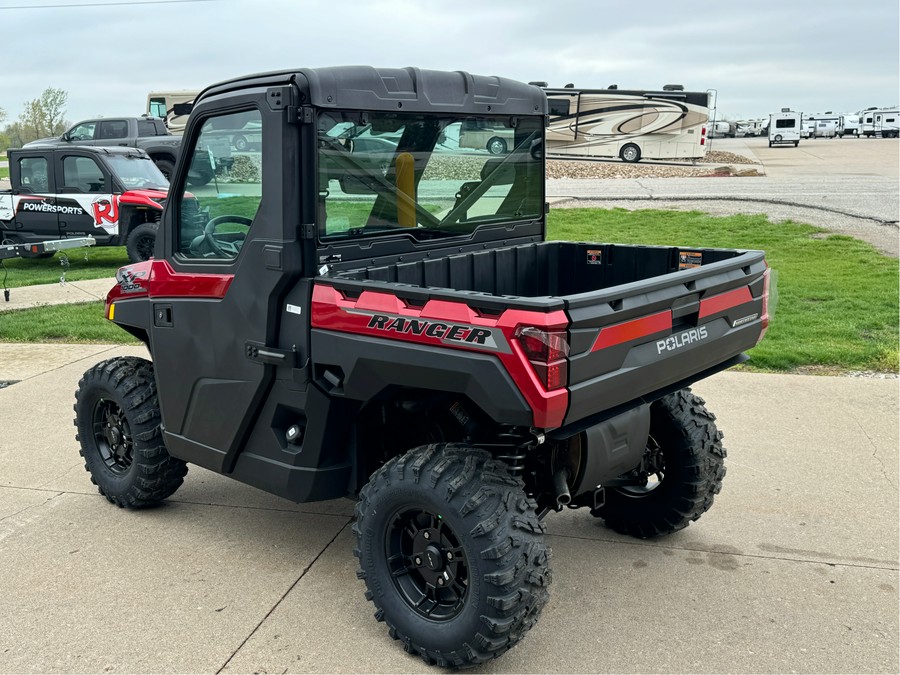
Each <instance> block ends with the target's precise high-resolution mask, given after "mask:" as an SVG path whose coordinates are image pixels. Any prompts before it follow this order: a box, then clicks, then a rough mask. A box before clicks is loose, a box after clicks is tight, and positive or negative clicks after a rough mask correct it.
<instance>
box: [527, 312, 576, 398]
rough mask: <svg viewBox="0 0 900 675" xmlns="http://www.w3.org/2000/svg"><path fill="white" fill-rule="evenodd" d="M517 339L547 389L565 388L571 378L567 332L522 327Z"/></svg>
mask: <svg viewBox="0 0 900 675" xmlns="http://www.w3.org/2000/svg"><path fill="white" fill-rule="evenodd" d="M516 337H517V338H518V340H519V344H521V345H522V351H524V352H525V356H527V357H528V361H529V362H530V363H531V367H532V368H534V372H535V374H536V375H537V376H538V378H539V379H540V380H541V382H543V383H544V386H545V387H546V388H547V389H559V388H560V387H565V386H566V382H567V381H568V377H569V364H568V361H566V357H567V356H568V355H569V342H568V340H567V339H566V333H565V331H546V330H541V329H540V328H534V327H533V326H528V327H524V326H523V327H520V328H518V329H517V330H516Z"/></svg>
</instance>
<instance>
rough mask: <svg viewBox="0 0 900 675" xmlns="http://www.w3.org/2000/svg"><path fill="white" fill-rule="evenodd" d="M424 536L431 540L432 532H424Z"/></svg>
mask: <svg viewBox="0 0 900 675" xmlns="http://www.w3.org/2000/svg"><path fill="white" fill-rule="evenodd" d="M422 536H423V537H425V538H426V539H431V532H423V533H422Z"/></svg>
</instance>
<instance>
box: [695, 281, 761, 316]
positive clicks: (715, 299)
mask: <svg viewBox="0 0 900 675" xmlns="http://www.w3.org/2000/svg"><path fill="white" fill-rule="evenodd" d="M752 300H753V296H751V295H750V288H749V286H743V287H741V288H736V289H735V290H733V291H728V292H726V293H719V294H718V295H714V296H712V297H710V298H704V299H703V300H701V301H700V314H699V318H701V319H703V318H706V317H707V316H712V315H713V314H718V313H719V312H724V311H725V310H726V309H731V308H732V307H737V306H738V305H743V304H744V303H747V302H751V301H752Z"/></svg>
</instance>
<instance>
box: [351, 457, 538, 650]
mask: <svg viewBox="0 0 900 675" xmlns="http://www.w3.org/2000/svg"><path fill="white" fill-rule="evenodd" d="M353 531H354V533H355V534H356V541H357V545H356V548H355V549H354V551H353V553H354V555H355V556H356V557H357V558H359V562H360V569H359V571H358V572H357V576H358V577H359V578H360V579H364V580H365V583H366V587H367V589H368V590H367V591H366V598H367V599H368V600H371V601H372V603H373V604H374V605H375V608H376V611H375V618H376V619H377V620H378V621H384V622H385V623H387V625H388V628H389V633H390V636H391V637H392V638H394V639H395V640H400V641H401V642H402V643H403V647H404V649H405V650H406V651H407V652H409V653H411V654H418V655H419V656H421V657H422V659H424V660H425V662H426V663H428V664H431V665H438V666H441V667H463V666H472V665H475V664H477V663H482V662H484V661H487V660H488V659H492V658H495V657H497V656H499V655H500V654H502V653H503V652H505V651H507V650H508V649H510V648H511V647H512V646H513V645H515V644H516V643H517V642H518V641H519V640H521V639H522V638H523V637H524V635H525V633H526V632H528V630H529V629H530V628H531V627H532V626H534V624H535V623H536V622H537V620H538V616H539V614H540V612H541V609H542V608H543V606H544V604H545V603H546V602H547V599H548V597H549V594H548V591H547V586H548V584H549V583H550V577H551V574H550V568H549V559H550V550H549V549H548V548H547V546H546V545H545V544H544V537H543V532H544V529H543V526H542V525H541V523H540V522H539V521H538V519H537V516H536V515H535V503H534V501H533V500H531V499H529V498H528V497H526V496H525V492H524V489H523V483H522V481H521V480H520V479H518V478H514V477H512V476H510V474H509V473H507V471H506V469H505V467H504V465H503V464H501V463H500V462H497V461H496V460H494V459H492V458H491V455H490V454H489V453H488V452H486V451H484V450H478V449H475V448H471V447H468V446H464V445H455V444H444V443H438V444H432V445H426V446H421V447H418V448H415V449H413V450H410V451H409V452H408V453H406V454H405V455H403V456H402V457H397V458H394V459H392V460H391V461H390V462H388V463H387V464H385V465H384V466H383V467H381V468H380V469H379V470H378V471H377V472H375V474H373V475H372V478H371V479H370V480H369V483H368V484H367V485H366V486H365V487H364V488H363V489H362V492H361V493H360V501H359V503H358V504H357V506H356V523H355V524H354V526H353Z"/></svg>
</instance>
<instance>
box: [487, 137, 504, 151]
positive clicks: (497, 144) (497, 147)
mask: <svg viewBox="0 0 900 675" xmlns="http://www.w3.org/2000/svg"><path fill="white" fill-rule="evenodd" d="M486 147H487V150H488V152H489V153H491V154H492V155H502V154H504V153H505V152H506V141H504V140H503V139H502V138H498V137H497V136H494V137H493V138H492V139H491V140H489V141H488V142H487V146H486Z"/></svg>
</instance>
